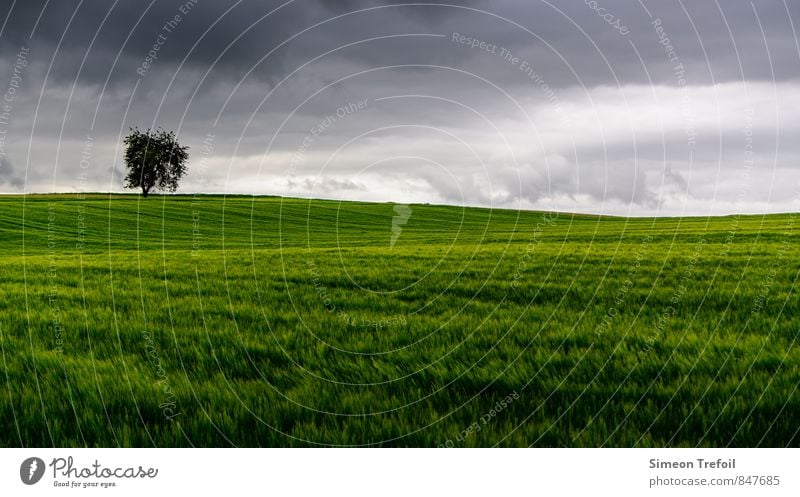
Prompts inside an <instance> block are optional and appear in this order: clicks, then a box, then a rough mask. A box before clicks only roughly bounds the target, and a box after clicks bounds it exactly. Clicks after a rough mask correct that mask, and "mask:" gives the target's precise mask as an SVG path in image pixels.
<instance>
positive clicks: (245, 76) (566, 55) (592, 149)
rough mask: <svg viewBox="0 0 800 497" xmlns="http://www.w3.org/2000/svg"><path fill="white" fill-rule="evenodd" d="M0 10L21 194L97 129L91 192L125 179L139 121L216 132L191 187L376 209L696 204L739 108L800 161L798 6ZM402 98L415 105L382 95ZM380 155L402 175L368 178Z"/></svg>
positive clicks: (60, 180)
mask: <svg viewBox="0 0 800 497" xmlns="http://www.w3.org/2000/svg"><path fill="white" fill-rule="evenodd" d="M2 4H3V5H4V6H5V9H4V10H5V12H6V13H7V14H8V15H7V20H6V23H5V26H4V30H3V32H2V34H0V59H2V60H0V93H1V92H2V91H3V90H4V88H3V87H2V86H1V85H5V82H7V81H9V78H10V72H9V71H10V70H11V68H12V67H13V60H14V58H15V57H16V53H17V52H18V50H19V48H20V47H21V46H25V47H30V50H31V55H30V60H31V65H30V67H29V69H28V72H27V74H26V76H25V80H24V88H20V91H19V94H18V96H17V100H16V102H15V104H14V112H13V116H11V120H12V121H13V122H11V124H10V126H11V128H9V129H10V130H13V135H14V136H13V138H15V139H10V140H8V144H9V145H8V149H9V150H8V152H9V154H11V155H12V156H13V157H14V158H15V159H17V162H18V163H19V164H26V165H27V167H28V170H27V171H21V170H19V169H20V168H17V171H16V176H15V177H16V178H17V179H16V180H15V183H14V184H12V185H11V186H15V187H19V185H20V180H19V177H20V175H21V174H23V173H24V174H23V176H22V177H27V178H28V185H26V187H27V188H28V189H32V190H36V189H38V188H47V189H50V185H51V184H52V182H53V179H52V178H53V177H54V176H55V178H56V179H55V187H56V189H59V188H61V189H71V188H75V186H74V185H75V178H76V177H77V176H78V170H77V165H78V163H79V162H80V157H81V153H82V150H84V148H85V146H86V145H85V143H86V141H87V139H91V140H93V143H94V146H93V152H92V160H91V162H92V168H93V171H94V172H95V173H96V174H95V177H96V178H97V185H96V186H95V188H98V189H107V188H111V189H118V188H119V186H120V185H119V180H120V178H119V176H120V171H121V167H122V165H121V164H120V162H119V157H120V155H121V151H120V149H119V142H120V136H121V135H122V134H123V133H124V132H125V130H127V128H128V127H130V126H140V127H150V126H158V125H160V126H164V127H166V128H171V129H176V130H178V132H179V136H180V138H181V139H182V141H184V142H186V143H187V144H188V145H190V146H191V147H192V150H193V151H196V150H200V149H201V148H202V146H201V143H202V141H203V140H204V139H205V138H206V136H207V135H208V134H209V133H211V134H213V135H214V136H215V138H214V140H215V143H214V156H213V157H212V162H213V164H214V167H212V168H210V169H209V170H208V171H207V172H206V173H205V174H204V175H203V176H202V177H198V176H192V173H191V172H190V176H189V177H187V181H186V188H187V189H189V190H191V189H192V188H199V189H204V190H209V191H226V190H227V189H238V190H241V191H253V192H254V193H258V192H265V191H264V188H267V189H269V188H272V186H275V185H277V186H275V189H274V191H273V190H270V191H269V193H281V190H280V188H284V187H286V185H289V187H290V190H291V192H292V193H302V192H299V191H298V189H305V190H308V191H309V192H310V190H313V189H314V188H312V187H315V188H316V191H317V192H323V193H325V194H330V195H334V196H335V195H339V194H341V195H340V196H342V197H347V196H348V195H350V194H365V195H366V192H369V193H370V194H371V195H373V194H374V196H375V197H374V198H381V196H383V197H387V196H388V197H391V195H392V192H393V188H395V186H396V185H398V184H400V183H402V184H404V185H406V188H407V189H410V190H414V191H419V192H423V193H424V194H425V195H430V198H428V197H425V198H421V199H420V200H425V201H427V200H428V199H430V200H433V201H437V200H444V201H452V202H460V201H465V202H471V203H480V204H487V203H494V202H500V203H502V204H504V205H505V204H508V205H510V204H513V201H514V199H515V198H519V199H524V200H525V201H527V202H529V203H530V205H534V204H536V203H537V202H542V201H544V200H545V199H548V198H556V197H559V196H560V197H559V198H564V199H579V200H580V199H584V200H580V201H587V200H585V199H586V198H588V199H589V200H588V201H589V202H595V204H587V205H588V207H587V210H591V209H592V205H597V204H598V203H600V202H601V201H603V200H605V199H613V200H614V201H615V202H620V203H623V204H624V203H625V202H629V203H632V204H635V205H639V206H645V207H652V206H654V205H658V206H661V205H662V204H660V203H659V202H660V201H658V200H657V199H658V198H660V197H659V195H660V193H659V192H662V193H663V190H664V188H666V187H669V188H670V189H671V190H670V192H671V193H670V194H672V193H674V192H675V191H679V190H683V191H687V190H690V191H692V192H699V193H697V195H702V194H703V193H702V192H703V191H704V190H702V189H698V188H696V185H693V184H691V177H692V176H691V175H690V174H688V172H690V171H692V172H697V171H700V170H712V169H714V168H727V170H728V171H739V170H740V169H741V164H742V157H741V155H742V153H743V150H744V147H743V144H742V143H743V140H744V137H743V130H744V129H746V128H748V126H751V125H748V123H747V119H748V117H747V116H748V115H749V114H747V112H749V113H751V114H752V115H753V116H754V117H753V119H754V122H755V125H754V127H755V129H754V130H751V131H752V132H751V133H750V135H751V138H752V140H753V141H754V142H755V146H754V148H755V150H756V154H755V156H756V157H757V158H758V160H759V161H761V162H763V163H768V164H774V165H776V167H779V168H782V169H785V170H789V171H792V167H793V166H792V165H791V162H792V161H793V160H794V158H796V157H798V156H800V144H798V143H797V140H790V139H787V137H788V136H791V134H792V133H793V132H794V131H795V130H796V126H794V125H793V124H791V122H790V121H791V120H790V119H788V118H787V116H788V115H790V114H791V113H792V112H793V111H794V110H795V108H796V107H797V105H798V101H797V99H796V98H794V97H793V95H794V94H796V93H797V89H798V88H797V87H798V84H800V83H799V80H800V55H799V54H798V52H800V48H799V47H798V42H797V40H796V37H795V32H794V29H793V23H794V25H798V24H800V22H798V21H800V16H799V14H800V5H798V4H797V3H796V2H793V3H791V4H789V3H788V2H783V1H780V0H778V1H768V0H757V1H755V2H752V3H751V2H749V1H745V0H736V1H726V2H721V1H719V2H718V1H715V0H699V1H691V2H689V1H680V0H666V1H655V0H649V1H644V0H642V1H641V2H640V1H638V0H597V1H596V2H593V1H580V0H576V1H555V0H553V1H549V2H548V1H530V0H501V1H488V0H483V1H480V0H477V1H459V2H455V1H453V2H445V1H433V0H430V1H422V2H420V1H414V2H400V1H392V0H386V1H372V0H346V1H341V0H340V1H334V0H297V1H294V2H286V3H285V4H284V2H279V1H272V0H270V1H255V0H245V1H241V2H236V1H219V0H215V1H211V0H197V1H196V2H194V1H191V0H155V1H151V0H145V1H141V2H132V1H118V2H113V1H107V0H105V1H101V0H85V1H82V2H81V1H79V0H59V1H54V0H52V1H50V2H45V1H44V0H27V1H22V0H18V1H16V2H10V1H7V0H6V1H3V2H2ZM12 5H13V7H12ZM270 13H271V14H270ZM267 14H269V15H267ZM176 15H177V16H180V20H179V21H175V16H176ZM171 20H172V21H173V22H172V23H170V21H171ZM34 28H35V29H34ZM454 34H457V35H455V39H454ZM459 35H463V37H464V38H467V37H468V38H470V42H466V43H465V42H464V38H459ZM473 43H475V44H476V46H474V47H473V46H472V44H473ZM154 44H155V45H157V47H158V49H157V51H156V52H155V53H153V54H150V55H151V57H150V59H148V54H149V53H150V52H152V51H153V47H154ZM268 54H269V56H268V57H266V56H267V55H268ZM152 55H154V56H152ZM265 57H266V58H265ZM107 81H108V85H107V86H104V85H105V84H106V82H107ZM73 83H75V86H74V87H73ZM317 92H318V93H317ZM315 93H316V95H315ZM403 95H416V96H417V97H415V98H413V99H410V98H406V99H397V100H391V99H388V100H387V99H386V97H391V98H395V97H399V96H403ZM359 101H368V102H369V104H368V105H367V107H366V109H364V110H363V111H359V112H358V113H356V114H353V115H347V116H345V117H342V118H337V119H335V120H334V121H335V123H333V124H332V125H331V126H329V127H325V129H324V131H323V132H322V133H321V134H320V136H316V137H315V138H314V139H313V140H312V141H313V143H312V144H311V145H310V146H309V147H308V150H306V151H305V152H304V161H303V162H302V164H301V165H300V166H299V167H297V168H293V167H292V166H291V157H292V156H293V155H296V152H297V149H298V147H299V145H300V144H301V143H302V142H303V140H304V139H305V138H306V137H307V136H308V135H309V133H310V131H309V130H310V129H311V128H313V127H314V126H317V125H319V123H320V122H324V121H325V119H326V118H327V117H328V116H330V115H332V114H333V115H335V113H336V112H337V109H339V108H341V107H342V106H346V105H349V104H350V103H353V102H359ZM398 125H422V126H427V127H428V128H420V129H423V131H422V132H420V131H419V129H416V130H414V129H412V128H409V127H403V126H398ZM393 126H394V127H393ZM751 127H752V126H751ZM778 127H780V130H779V129H778ZM376 129H381V130H382V131H380V132H379V133H373V131H374V130H376ZM431 130H436V131H431ZM364 133H367V135H366V137H364V138H361V139H359V140H357V141H356V142H354V144H352V145H349V146H346V147H344V150H343V151H341V152H337V150H338V149H339V148H340V147H342V146H343V145H344V144H345V143H346V142H348V141H349V140H351V139H353V138H354V137H356V136H359V135H360V134H364ZM370 133H371V134H370ZM692 133H695V134H697V138H696V143H693V145H692V147H687V140H688V136H689V135H691V134H692ZM11 135H12V133H11V132H9V137H12V136H11ZM459 139H460V140H461V141H459ZM777 142H780V147H779V148H778V147H777V146H776V145H775V143H777ZM28 143H35V145H36V146H34V147H31V148H30V151H29V150H28V148H27V144H28ZM723 143H724V144H725V147H724V150H723V148H722V147H721V146H720V144H723ZM268 148H269V155H268V159H265V158H264V157H266V156H265V155H264V154H265V153H266V152H267V149H268ZM690 148H691V150H690ZM509 149H511V150H509ZM234 154H235V155H234ZM332 154H336V155H337V157H336V160H334V161H331V164H330V165H329V168H328V169H326V170H325V171H322V170H321V168H322V167H323V164H325V163H326V161H327V160H328V159H329V158H330V157H331V155H332ZM770 154H771V155H770ZM406 156H415V157H426V158H428V159H430V160H431V161H433V162H435V163H436V164H439V167H438V169H437V168H433V167H431V166H430V164H427V163H425V162H424V161H420V160H413V159H409V158H408V157H406ZM387 157H389V158H392V157H394V159H391V160H394V161H396V162H393V163H392V164H394V167H393V168H389V169H387V170H385V171H384V172H382V173H381V174H377V173H375V174H372V173H370V174H362V173H361V172H360V171H362V170H363V168H364V167H367V166H368V165H369V164H370V163H371V161H372V162H375V161H380V160H382V159H386V158H387ZM397 157H406V158H397ZM514 159H516V161H517V164H516V165H515V164H514V162H515V161H514ZM214 161H216V162H214ZM795 167H796V166H795ZM54 168H57V173H54V172H53V170H54ZM190 171H192V169H191V168H190ZM486 171H488V172H486ZM739 172H740V171H739ZM695 177H696V175H695ZM729 177H732V176H729ZM754 177H758V178H762V177H764V176H763V175H762V176H754ZM262 180H263V181H264V182H266V183H265V184H267V186H263V185H262V184H261V183H260V182H261V181H262ZM5 184H6V185H9V182H8V181H6V183H5ZM43 185H44V186H43ZM270 185H272V186H270ZM487 185H490V186H487ZM734 190H735V187H734ZM756 190H757V189H756V188H754V189H753V191H756ZM759 191H760V190H759ZM714 195H722V196H724V195H725V192H724V191H722V192H716V191H715V192H714ZM731 195H735V191H734V192H733V193H731ZM371 198H372V197H371Z"/></svg>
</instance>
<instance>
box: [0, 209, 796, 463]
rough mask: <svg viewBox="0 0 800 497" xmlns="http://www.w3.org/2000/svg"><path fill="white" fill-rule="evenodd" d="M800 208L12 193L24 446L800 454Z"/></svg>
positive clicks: (3, 311) (5, 439) (11, 321)
mask: <svg viewBox="0 0 800 497" xmlns="http://www.w3.org/2000/svg"><path fill="white" fill-rule="evenodd" d="M798 241H800V222H798V220H797V219H796V217H795V216H794V215H792V214H784V215H768V216H731V217H718V218H682V219H679V218H664V219H652V218H647V219H645V218H637V219H625V218H614V217H596V216H586V215H572V214H551V213H542V212H525V211H514V210H491V209H476V208H461V207H446V206H433V205H411V206H396V205H395V204H390V203H355V202H338V201H322V200H314V201H308V200H302V199H285V198H275V197H256V198H254V197H247V196H244V197H242V196H238V197H222V196H191V195H189V196H166V197H165V196H152V197H150V198H147V199H141V198H139V197H138V196H133V195H87V196H85V197H82V196H79V195H67V194H63V195H30V196H24V197H23V196H3V197H0V254H2V256H0V257H1V258H2V259H1V260H2V264H1V265H0V275H1V276H2V285H1V286H0V356H1V357H0V360H2V369H3V374H2V375H0V420H2V430H0V445H2V446H58V447H63V446H66V447H73V446H74V447H82V446H145V447H148V446H159V447H162V446H304V445H380V446H457V447H461V446H495V445H497V446H546V447H561V446H591V447H595V446H622V447H629V446H648V447H649V446H658V447H661V446H729V445H730V446H799V445H800V435H799V434H798V430H799V429H800V394H799V393H798V391H797V388H798V384H799V382H800V348H798V337H800V306H798V300H799V299H798V295H799V294H798V288H797V276H798V270H799V269H800V254H798V250H797V248H798Z"/></svg>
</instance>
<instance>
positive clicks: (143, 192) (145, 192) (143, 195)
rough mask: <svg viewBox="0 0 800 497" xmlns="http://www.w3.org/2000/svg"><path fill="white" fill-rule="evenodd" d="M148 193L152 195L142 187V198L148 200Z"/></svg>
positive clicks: (147, 189)
mask: <svg viewBox="0 0 800 497" xmlns="http://www.w3.org/2000/svg"><path fill="white" fill-rule="evenodd" d="M148 193H150V189H149V188H145V187H142V197H144V198H147V194H148Z"/></svg>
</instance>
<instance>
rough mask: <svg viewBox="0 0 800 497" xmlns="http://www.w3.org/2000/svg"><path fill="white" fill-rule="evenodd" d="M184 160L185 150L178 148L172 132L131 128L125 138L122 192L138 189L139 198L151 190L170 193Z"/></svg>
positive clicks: (183, 171) (175, 186)
mask: <svg viewBox="0 0 800 497" xmlns="http://www.w3.org/2000/svg"><path fill="white" fill-rule="evenodd" d="M188 159H189V147H182V146H181V145H180V144H179V143H178V141H177V140H176V139H175V133H174V132H172V131H164V130H162V129H158V130H154V131H151V130H149V129H148V130H147V131H139V129H138V128H131V132H130V134H129V135H128V136H126V137H125V165H126V166H127V168H128V176H126V177H125V188H141V189H142V196H143V197H147V194H148V193H150V190H153V189H155V190H160V191H169V192H174V191H175V190H176V189H177V188H178V181H180V179H181V177H183V175H184V174H185V173H186V161H187V160H188Z"/></svg>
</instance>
